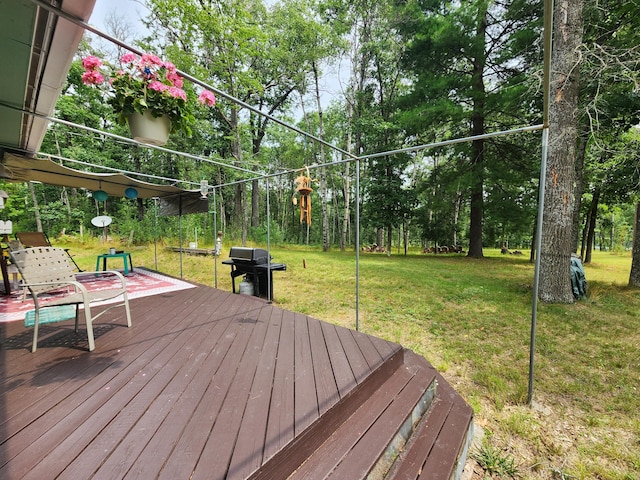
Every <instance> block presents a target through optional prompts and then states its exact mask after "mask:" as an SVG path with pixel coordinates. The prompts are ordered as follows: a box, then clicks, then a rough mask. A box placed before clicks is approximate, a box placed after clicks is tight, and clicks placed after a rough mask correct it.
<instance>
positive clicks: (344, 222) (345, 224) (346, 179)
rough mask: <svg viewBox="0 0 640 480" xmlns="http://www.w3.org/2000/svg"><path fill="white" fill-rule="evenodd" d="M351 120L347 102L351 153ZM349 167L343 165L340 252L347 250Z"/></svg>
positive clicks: (349, 193) (348, 138)
mask: <svg viewBox="0 0 640 480" xmlns="http://www.w3.org/2000/svg"><path fill="white" fill-rule="evenodd" d="M352 120H353V103H352V102H347V125H349V126H348V127H347V138H346V149H347V152H349V153H351V124H352ZM349 165H351V162H345V163H344V184H343V187H342V188H343V197H344V210H343V212H342V232H341V233H340V250H341V251H343V252H344V251H345V249H346V248H347V232H348V230H349V219H350V217H351V213H350V212H351V206H350V203H351V176H350V172H349Z"/></svg>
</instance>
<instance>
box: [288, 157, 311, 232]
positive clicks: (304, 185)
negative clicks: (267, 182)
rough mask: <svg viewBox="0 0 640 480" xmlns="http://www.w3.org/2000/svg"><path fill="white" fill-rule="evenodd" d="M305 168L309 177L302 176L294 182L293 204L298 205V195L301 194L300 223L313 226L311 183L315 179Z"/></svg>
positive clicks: (307, 168)
mask: <svg viewBox="0 0 640 480" xmlns="http://www.w3.org/2000/svg"><path fill="white" fill-rule="evenodd" d="M304 168H305V170H306V172H307V175H306V176H305V175H304V174H300V175H299V176H297V177H296V179H295V180H294V183H295V184H296V189H295V192H294V193H293V197H292V199H291V200H292V201H293V204H294V205H296V204H297V203H298V199H297V198H296V194H298V193H299V194H300V223H303V222H304V223H306V224H307V225H311V192H313V189H312V188H311V182H312V181H314V179H312V178H311V175H310V173H309V167H306V166H305V167H304Z"/></svg>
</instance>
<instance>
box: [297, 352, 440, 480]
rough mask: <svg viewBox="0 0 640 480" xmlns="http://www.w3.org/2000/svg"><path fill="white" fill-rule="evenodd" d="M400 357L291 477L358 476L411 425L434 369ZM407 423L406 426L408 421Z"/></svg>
mask: <svg viewBox="0 0 640 480" xmlns="http://www.w3.org/2000/svg"><path fill="white" fill-rule="evenodd" d="M406 355H407V352H405V363H404V364H403V365H402V367H401V368H399V369H398V370H397V371H396V373H395V374H394V375H393V376H392V377H391V378H389V380H388V381H387V382H385V384H384V385H383V386H382V387H381V388H379V389H378V390H377V391H376V392H375V393H374V394H373V395H371V396H370V397H369V398H367V399H366V401H365V402H364V403H363V404H362V406H361V407H360V408H359V409H358V410H357V411H356V412H355V413H354V414H353V415H352V416H351V417H350V418H349V419H348V420H347V421H346V422H344V423H343V424H342V425H341V426H340V427H339V428H338V429H336V430H335V431H334V432H333V433H332V435H331V436H330V437H329V438H328V439H327V441H326V442H325V443H324V444H323V445H322V446H321V447H320V448H319V449H317V450H316V451H315V452H314V453H313V455H311V456H310V457H309V458H308V459H307V461H306V462H305V463H304V464H303V465H301V467H300V468H299V469H298V470H297V471H296V472H294V473H293V474H292V475H291V476H290V477H289V478H290V480H301V479H305V480H312V479H324V478H335V479H346V478H349V479H361V478H367V476H368V475H369V473H370V472H371V471H372V470H374V469H375V468H376V466H377V468H378V469H380V468H382V469H384V467H383V466H382V467H381V466H380V464H379V462H380V461H381V459H383V458H384V455H385V452H387V450H388V448H389V446H390V445H392V444H393V443H394V442H396V441H397V439H398V433H399V432H401V431H402V430H403V429H405V430H406V429H407V428H411V424H412V423H413V420H412V416H413V414H414V411H415V409H416V406H418V405H423V408H422V409H423V410H427V409H428V407H429V404H430V403H431V400H432V399H433V395H434V394H435V388H436V384H435V382H434V380H435V376H436V372H435V370H434V369H433V368H429V367H428V366H427V365H422V364H421V363H419V362H417V363H407V361H406V360H407V359H406ZM407 423H408V424H409V426H408V427H407Z"/></svg>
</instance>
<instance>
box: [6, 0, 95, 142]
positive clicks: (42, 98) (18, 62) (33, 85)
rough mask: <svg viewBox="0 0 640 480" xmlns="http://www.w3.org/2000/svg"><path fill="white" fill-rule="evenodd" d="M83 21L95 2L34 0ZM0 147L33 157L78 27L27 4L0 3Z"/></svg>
mask: <svg viewBox="0 0 640 480" xmlns="http://www.w3.org/2000/svg"><path fill="white" fill-rule="evenodd" d="M37 1H38V2H40V3H41V4H51V5H58V6H59V7H60V8H62V9H63V10H64V11H66V12H68V13H70V14H71V15H74V16H76V17H78V18H81V19H83V20H85V21H87V20H88V19H89V17H90V15H91V12H92V11H93V7H94V4H95V0H62V1H55V0H46V1H44V0H37ZM0 12H2V15H0V64H1V65H2V66H3V73H2V75H0V148H2V149H3V150H5V151H7V150H8V151H13V152H21V153H27V154H33V153H35V152H37V151H38V149H39V148H40V144H41V143H42V139H43V138H44V135H45V132H46V129H47V126H48V122H47V121H46V120H44V119H40V118H35V117H33V116H30V115H26V114H24V113H23V111H32V112H36V113H38V114H41V115H46V116H51V114H52V112H53V109H54V107H55V104H56V99H57V98H58V95H59V94H60V91H61V89H62V86H63V85H64V82H65V79H66V76H67V72H68V70H69V66H70V65H71V61H72V60H73V55H74V54H75V52H76V49H77V47H78V44H79V43H80V39H81V38H82V35H83V33H84V31H83V29H82V28H81V27H79V26H77V25H75V24H73V23H71V22H69V21H67V20H64V19H62V18H58V17H57V16H56V15H54V14H52V13H50V12H49V11H47V10H46V9H44V8H42V7H41V6H39V5H38V3H36V1H30V0H0Z"/></svg>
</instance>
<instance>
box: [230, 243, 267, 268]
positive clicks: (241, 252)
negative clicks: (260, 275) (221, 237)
mask: <svg viewBox="0 0 640 480" xmlns="http://www.w3.org/2000/svg"><path fill="white" fill-rule="evenodd" d="M268 257H269V253H268V252H267V251H266V250H265V249H263V248H250V247H231V251H230V252H229V258H230V259H231V260H233V261H234V262H242V263H253V264H256V265H262V264H263V263H268Z"/></svg>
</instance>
